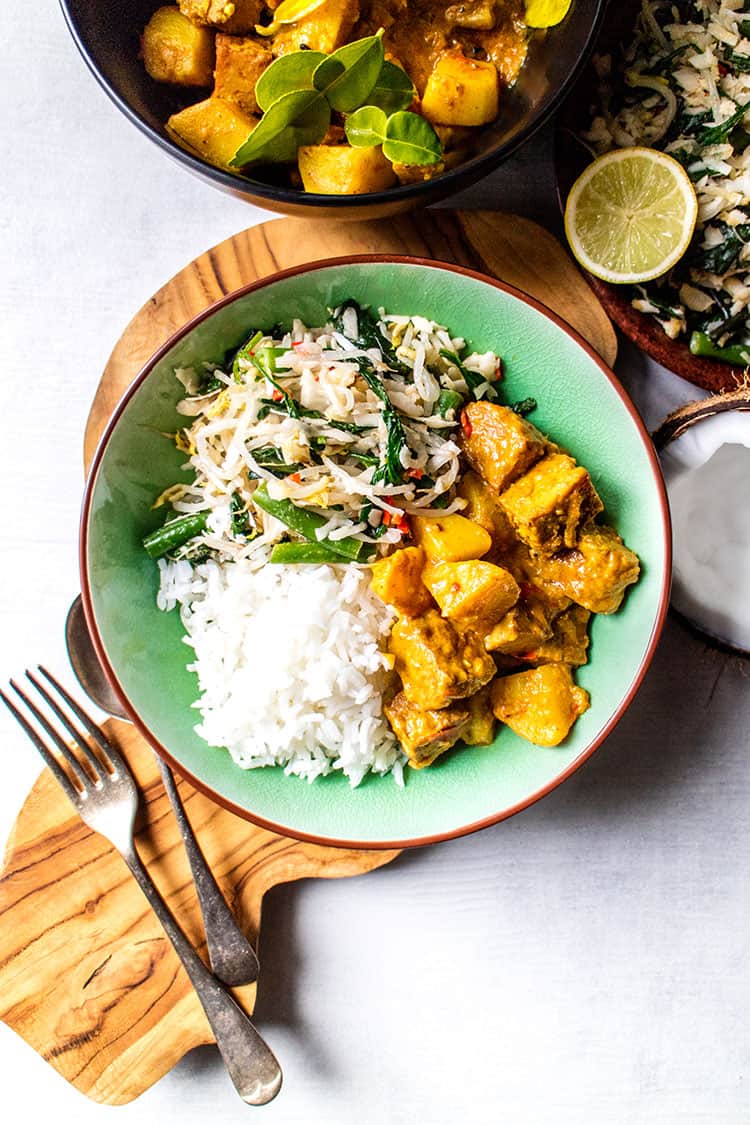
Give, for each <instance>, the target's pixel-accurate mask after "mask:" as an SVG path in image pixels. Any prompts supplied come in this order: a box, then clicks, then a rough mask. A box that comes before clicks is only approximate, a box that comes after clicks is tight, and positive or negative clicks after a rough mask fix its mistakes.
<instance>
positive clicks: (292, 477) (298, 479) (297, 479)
mask: <svg viewBox="0 0 750 1125" xmlns="http://www.w3.org/2000/svg"><path fill="white" fill-rule="evenodd" d="M289 479H290V480H293V481H294V483H295V484H301V483H302V477H301V476H300V475H299V473H291V474H290V476H289Z"/></svg>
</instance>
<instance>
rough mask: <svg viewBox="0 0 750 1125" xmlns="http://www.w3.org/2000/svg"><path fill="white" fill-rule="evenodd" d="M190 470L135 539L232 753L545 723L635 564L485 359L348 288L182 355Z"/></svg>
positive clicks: (370, 755) (346, 748) (423, 748)
mask: <svg viewBox="0 0 750 1125" xmlns="http://www.w3.org/2000/svg"><path fill="white" fill-rule="evenodd" d="M177 377H178V378H179V379H180V381H181V382H182V383H183V385H184V387H185V390H186V392H187V395H186V397H185V398H184V399H183V400H182V402H181V403H180V406H179V410H180V412H181V413H182V414H183V415H184V416H187V418H188V419H189V421H188V422H187V423H186V425H185V426H184V427H183V428H182V429H180V430H179V431H178V432H177V433H176V435H175V436H174V440H175V442H176V443H177V446H178V448H179V449H180V450H181V451H183V452H184V455H185V457H186V467H188V468H189V469H190V471H191V475H192V479H191V480H190V481H188V482H186V483H176V484H172V485H170V487H169V488H167V489H166V490H165V491H164V492H163V493H162V495H161V496H160V497H158V499H157V501H156V504H155V507H156V508H160V509H164V510H165V512H166V519H165V521H164V522H163V524H162V526H159V527H157V528H156V529H155V530H153V531H152V532H151V533H150V534H149V535H147V536H146V539H145V541H144V543H145V547H146V549H147V551H148V552H149V554H150V555H151V556H152V557H153V558H155V559H158V560H159V566H160V569H161V587H160V593H159V605H160V607H161V608H163V609H171V608H172V607H173V606H174V605H175V604H176V603H177V602H179V603H180V604H181V606H182V610H181V612H182V617H183V621H184V623H185V626H186V629H187V633H188V643H190V644H191V645H192V646H193V648H194V649H195V653H196V660H195V663H194V664H193V665H191V667H192V668H193V669H194V670H195V671H196V672H197V673H198V679H199V684H200V688H201V698H200V700H199V701H198V706H199V708H200V710H201V713H202V716H203V719H202V723H201V725H200V726H199V727H198V728H197V729H198V731H199V733H200V734H201V735H202V736H203V737H204V738H205V739H206V740H207V741H208V742H210V743H211V744H212V745H215V746H224V747H226V748H227V749H228V750H229V751H230V753H231V754H232V756H233V757H234V759H235V761H237V763H238V764H239V765H241V766H244V767H250V766H259V765H267V764H280V765H283V766H284V767H285V768H286V769H287V770H288V771H289V772H291V773H297V774H301V775H302V776H305V777H307V778H308V779H310V780H312V779H313V778H314V777H317V776H319V775H320V774H322V773H328V772H330V771H331V770H332V769H340V770H343V772H344V773H345V774H346V775H347V776H348V777H349V778H350V780H351V781H352V783H353V784H356V783H357V782H358V781H359V780H361V778H362V777H363V776H364V774H365V773H366V772H367V771H368V770H375V771H377V772H387V771H390V770H392V771H394V772H395V773H396V776H397V777H400V776H401V775H402V771H403V766H404V764H405V763H408V764H409V765H410V766H412V767H414V768H421V767H424V766H428V765H430V764H431V763H432V762H433V761H434V760H435V758H436V757H438V756H439V755H440V754H443V753H444V752H445V751H447V750H449V749H450V748H451V747H453V746H454V745H455V744H456V743H457V742H459V740H461V741H462V742H463V744H465V745H489V744H491V743H493V741H494V739H495V734H496V726H497V723H498V722H500V723H502V724H506V725H507V726H508V727H509V728H511V729H512V730H514V731H515V732H516V733H517V734H519V735H520V736H521V737H523V738H526V739H528V740H530V741H531V742H534V743H536V744H537V745H540V746H549V747H551V746H555V745H557V744H558V743H559V742H561V741H562V740H563V739H564V738H566V736H567V735H568V732H569V730H570V728H571V726H572V725H573V723H574V722H575V720H576V718H577V717H578V716H579V715H580V714H582V713H583V712H584V711H585V710H586V709H587V707H588V705H589V700H588V695H587V693H586V691H584V690H583V689H582V688H581V687H579V686H578V685H576V683H575V680H574V670H575V668H576V667H578V666H580V665H582V664H585V663H586V661H587V658H588V656H587V649H588V644H589V639H588V628H589V622H590V618H591V615H592V614H593V613H607V614H609V613H613V612H615V611H616V610H617V609H618V608H619V606H620V603H621V601H622V598H623V596H624V593H625V590H626V588H627V586H628V585H630V584H631V583H633V582H635V581H636V579H637V578H638V573H639V563H638V559H637V557H636V555H634V554H633V552H632V551H631V550H629V549H628V548H627V547H626V546H625V545H624V543H623V542H622V540H621V539H620V537H619V536H618V534H617V532H616V531H615V530H614V528H612V527H610V526H607V525H606V524H605V523H603V522H601V519H600V515H601V512H602V502H601V500H600V499H599V496H598V495H597V492H596V489H595V488H594V485H593V484H592V481H591V478H590V476H589V474H588V472H587V471H586V469H585V468H583V466H581V465H578V464H577V463H576V461H575V460H574V458H573V457H572V456H570V454H568V453H567V452H565V451H564V450H563V449H561V448H559V447H558V446H557V445H555V444H554V442H553V441H551V440H550V438H548V437H547V436H545V435H544V434H542V433H541V432H540V431H539V430H538V429H537V428H536V427H535V426H534V425H532V424H531V422H530V421H528V419H527V418H526V417H524V416H525V415H526V414H528V413H530V412H532V411H533V410H534V409H535V407H536V403H535V401H534V400H533V399H526V400H524V401H521V402H516V403H513V402H509V401H507V400H506V401H503V399H504V398H505V396H504V394H503V392H502V363H501V360H500V357H499V356H498V355H496V354H495V353H494V352H486V353H476V352H469V350H468V349H467V347H466V344H465V341H464V340H463V339H462V338H461V337H454V336H452V335H451V334H450V333H449V332H448V331H447V330H446V329H445V328H444V327H442V326H440V325H438V324H435V323H433V322H432V321H429V320H426V319H425V318H423V317H420V316H410V315H393V314H389V313H386V312H385V310H382V309H381V310H379V311H377V312H373V311H371V310H369V309H365V308H361V307H360V306H359V305H358V304H357V303H356V302H355V301H353V300H348V301H345V302H344V303H343V304H342V305H341V306H340V307H338V308H337V309H334V310H332V311H331V315H330V320H329V321H328V323H327V324H325V325H322V326H320V327H318V328H308V327H306V326H305V325H304V324H303V323H301V322H300V321H298V320H295V321H294V323H293V324H292V325H291V326H289V327H288V328H285V327H284V326H277V327H275V328H273V329H272V330H270V331H266V330H260V329H259V330H258V331H255V332H253V333H251V334H250V336H249V338H248V340H247V342H246V343H245V344H244V345H243V346H242V347H240V348H239V350H238V351H236V352H235V353H234V354H233V355H230V356H228V357H227V359H226V361H225V362H224V363H222V364H220V365H218V366H217V365H215V364H207V365H205V366H204V368H203V369H201V370H199V371H196V370H194V369H192V368H191V369H188V370H185V369H180V370H178V371H177Z"/></svg>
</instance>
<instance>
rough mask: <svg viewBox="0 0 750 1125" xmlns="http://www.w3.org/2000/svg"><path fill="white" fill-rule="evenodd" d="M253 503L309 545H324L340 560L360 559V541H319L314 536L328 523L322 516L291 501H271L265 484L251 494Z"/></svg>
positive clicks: (361, 544) (362, 544)
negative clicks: (338, 556) (307, 541)
mask: <svg viewBox="0 0 750 1125" xmlns="http://www.w3.org/2000/svg"><path fill="white" fill-rule="evenodd" d="M253 503H254V504H256V505H257V507H259V508H261V509H262V511H264V512H268V514H269V516H273V517H274V519H277V520H279V521H280V522H281V523H283V524H286V526H287V527H290V528H291V529H292V531H296V532H297V534H298V535H301V536H302V537H303V539H307V540H309V542H310V543H314V544H316V545H317V544H318V543H324V544H325V545H326V546H327V547H329V548H330V550H332V551H335V552H336V554H337V555H341V556H342V558H346V559H351V560H352V561H356V560H357V559H359V558H360V556H361V554H362V552H363V550H364V549H365V547H366V546H367V544H366V543H363V542H362V540H361V539H352V538H351V537H347V538H346V539H336V540H330V539H321V540H319V539H318V538H317V535H316V534H315V533H316V532H317V531H318V529H319V528H321V527H323V525H324V524H326V523H327V522H328V520H326V519H325V518H324V517H323V516H319V515H318V513H317V512H311V511H309V510H308V509H306V508H299V507H298V506H297V505H296V504H293V503H292V501H291V500H286V499H284V500H273V499H272V498H271V497H270V496H269V495H268V489H267V488H266V486H265V484H261V485H259V486H258V487H257V488H256V490H255V492H254V493H253Z"/></svg>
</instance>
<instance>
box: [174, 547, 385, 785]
mask: <svg viewBox="0 0 750 1125" xmlns="http://www.w3.org/2000/svg"><path fill="white" fill-rule="evenodd" d="M159 567H160V571H161V588H160V591H159V596H158V605H159V607H160V608H161V609H171V608H172V607H173V606H174V605H175V604H176V603H180V605H181V616H182V621H183V623H184V625H185V629H186V630H187V636H186V637H185V638H184V640H185V642H186V643H187V644H189V645H190V646H191V647H192V648H193V649H194V650H195V660H194V662H193V663H192V664H190V665H189V669H190V670H191V671H194V672H196V673H197V676H198V681H199V685H200V698H199V700H198V701H197V702H196V703H195V704H194V706H195V707H197V708H198V709H199V710H200V713H201V716H202V721H201V722H200V723H199V724H198V725H197V726H196V728H195V730H196V732H197V733H198V734H199V735H200V736H201V737H202V738H204V739H205V740H206V742H208V743H209V744H210V745H211V746H215V747H226V749H227V750H228V751H229V753H230V754H231V756H232V758H233V759H234V761H235V762H236V763H237V765H238V766H241V767H242V768H243V769H253V768H255V767H257V766H268V765H280V766H283V767H284V769H285V771H286V772H287V773H289V774H297V775H298V776H300V777H304V778H306V779H307V780H308V781H313V780H314V779H315V778H316V777H320V776H321V775H323V774H328V773H331V772H332V771H333V770H341V771H342V772H343V773H344V774H345V775H346V777H347V778H348V779H349V781H350V783H351V785H352V786H356V785H358V784H359V783H360V781H361V780H362V778H363V777H364V776H365V774H366V773H367V772H368V771H372V772H374V773H381V774H382V773H388V772H389V771H392V772H393V775H394V778H395V779H396V781H397V782H398V783H399V784H402V772H403V763H404V761H405V758H404V756H403V754H402V752H401V750H400V748H399V746H398V743H397V742H396V739H395V737H394V735H393V733H392V731H391V729H390V727H389V725H388V722H387V720H386V718H385V716H384V715H383V712H382V690H383V687H384V685H385V678H386V673H387V669H388V667H389V658H388V656H387V655H386V653H385V652H384V639H385V638H386V637H387V635H388V633H389V632H390V627H391V622H392V620H393V618H394V616H395V615H394V613H393V611H392V610H391V609H390V608H389V607H388V606H386V605H384V603H383V602H382V601H381V600H380V599H379V598H378V597H377V596H376V595H375V594H373V593H372V591H371V590H370V588H369V572H368V571H367V570H364V569H360V568H358V567H356V566H304V567H299V566H281V565H270V564H269V565H267V566H265V567H263V568H262V569H260V570H257V569H255V568H254V567H253V566H252V564H251V563H249V562H248V561H246V560H242V559H240V560H238V561H235V562H223V563H217V562H214V561H212V560H210V561H208V562H205V563H202V564H200V565H198V566H192V565H191V564H190V563H188V562H185V561H181V562H172V563H167V562H163V561H161V562H160V563H159Z"/></svg>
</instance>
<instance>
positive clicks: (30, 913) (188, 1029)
mask: <svg viewBox="0 0 750 1125" xmlns="http://www.w3.org/2000/svg"><path fill="white" fill-rule="evenodd" d="M357 253H370V254H371V253H382V254H389V253H390V254H393V253H396V254H404V253H407V254H413V255H415V256H418V257H426V258H434V259H438V260H442V261H449V262H456V263H458V264H460V265H464V266H469V267H471V268H474V269H479V270H482V271H483V272H486V273H488V274H490V275H494V276H496V277H498V278H501V279H502V280H504V281H506V282H509V283H510V284H513V285H515V286H517V287H518V288H519V289H521V290H523V291H525V292H527V293H529V294H531V295H533V296H535V297H537V298H538V299H540V300H541V301H543V302H544V303H545V304H547V305H549V307H550V308H552V309H554V310H555V311H556V312H557V313H559V314H560V315H561V316H562V317H563V318H564V319H566V320H567V321H569V323H571V324H572V325H573V326H574V327H576V328H577V329H578V331H579V332H580V333H581V335H583V336H584V337H585V338H586V339H587V340H589V341H590V343H592V344H593V346H594V347H595V348H596V349H597V351H598V352H599V353H600V354H601V355H602V356H603V358H604V359H605V360H606V361H607V362H608V363H609V364H610V365H611V364H612V363H613V361H614V358H615V354H616V339H615V335H614V331H613V329H612V326H611V324H610V322H609V321H608V319H607V317H606V315H605V314H604V312H603V310H602V308H601V306H600V305H599V303H598V302H597V300H596V298H595V297H594V295H593V294H592V292H591V290H590V289H589V287H588V286H587V285H586V283H585V281H584V280H583V278H582V277H581V275H580V273H579V272H578V270H577V269H576V267H575V266H574V265H573V263H572V261H571V260H570V259H569V258H568V256H567V254H566V253H565V252H564V251H563V249H562V247H561V246H560V245H559V243H558V242H557V241H556V240H555V239H554V238H553V237H552V236H551V235H550V234H549V233H548V232H547V231H545V230H543V229H542V228H541V227H539V226H537V225H536V224H534V223H531V222H529V221H528V220H525V219H520V218H518V217H516V216H512V215H503V214H496V213H494V212H468V213H455V214H454V213H449V212H446V211H441V212H433V213H431V214H428V213H422V214H416V215H410V216H406V217H401V218H396V219H390V220H388V221H379V222H357V223H345V224H338V223H335V222H326V221H319V222H316V223H314V224H313V223H310V222H309V221H306V220H298V219H279V220H275V221H272V222H269V223H264V224H262V225H261V226H258V227H254V228H252V229H251V230H248V231H244V232H242V233H241V234H238V235H236V236H234V237H233V238H230V239H228V240H227V241H226V242H223V243H221V244H220V245H219V246H216V247H214V248H213V249H212V250H209V251H207V252H206V253H205V254H202V255H201V256H200V257H199V258H197V259H196V260H195V261H194V262H191V263H190V264H189V265H188V266H186V267H185V268H184V269H183V270H181V271H180V273H178V274H177V275H176V277H174V278H173V279H172V280H171V281H170V282H168V283H167V284H166V285H165V286H164V287H163V288H162V289H160V290H159V292H158V293H156V294H155V295H154V296H153V297H152V298H151V300H150V301H149V302H148V303H147V304H146V305H145V306H144V307H143V308H142V309H141V310H140V311H139V312H138V313H137V314H136V316H135V317H134V318H133V320H132V321H131V322H130V324H129V325H128V327H127V328H126V329H125V331H124V333H123V335H122V337H121V338H120V340H119V342H118V344H117V346H116V347H115V349H114V351H113V353H112V355H111V357H110V359H109V361H108V363H107V366H106V368H105V370H104V373H103V375H102V379H101V382H100V385H99V388H98V390H97V393H96V397H95V399H94V402H93V404H92V407H91V412H90V415H89V419H88V424H87V427H86V433H85V441H84V462H85V466H86V468H87V469H88V466H89V465H90V463H91V459H92V457H93V453H94V450H95V448H96V445H97V442H98V441H99V438H100V437H101V435H102V433H103V431H104V428H105V427H106V424H107V422H108V420H109V418H110V416H111V413H112V410H113V409H114V407H115V405H116V404H117V402H118V401H119V399H120V397H121V395H122V394H123V392H124V391H125V389H126V388H127V386H128V385H129V383H130V382H131V380H132V379H133V378H134V376H135V375H136V374H137V373H138V371H139V369H140V368H141V367H142V366H143V364H144V363H145V362H146V360H147V359H148V358H149V356H150V355H151V354H152V353H153V352H154V351H155V350H156V349H157V348H158V347H159V346H160V345H161V344H162V343H164V341H165V340H166V339H168V338H169V336H170V335H171V334H172V333H173V332H174V331H175V330H176V329H177V328H179V327H180V326H181V325H182V324H184V323H185V321H187V320H189V319H190V318H191V317H193V316H194V315H195V314H196V313H198V312H199V311H200V310H201V309H204V308H205V307H206V306H208V305H209V304H211V303H212V302H213V301H215V300H217V299H218V298H219V297H221V296H223V295H224V294H225V293H228V292H231V291H232V290H234V289H237V288H239V287H240V286H242V285H245V284H247V283H249V282H251V281H253V280H255V279H256V278H259V277H263V276H266V275H268V274H271V273H274V272H275V271H277V270H279V269H283V268H286V267H288V266H293V265H296V264H299V263H302V262H305V261H317V260H320V259H322V258H326V257H332V256H339V255H346V254H357ZM106 729H107V733H108V735H109V736H110V737H111V738H112V739H113V740H114V741H115V742H116V743H117V744H118V746H119V747H120V749H121V751H122V752H123V753H124V754H125V756H126V757H127V759H128V761H129V762H130V764H131V766H132V768H133V771H134V773H135V775H136V777H137V779H138V781H139V783H140V785H141V787H142V791H143V793H144V802H143V806H144V807H143V815H142V817H141V821H140V825H139V831H138V837H137V838H138V847H139V851H140V853H141V855H142V856H143V858H144V860H145V861H146V863H147V865H148V867H149V869H150V870H151V872H152V874H153V876H154V879H155V881H156V882H157V885H158V886H159V888H160V890H161V891H162V894H163V895H164V897H165V898H166V899H167V901H168V902H169V904H170V906H171V908H172V909H173V911H174V912H175V914H176V915H177V917H178V919H179V921H180V924H181V925H182V926H183V928H184V929H185V932H186V934H187V935H188V937H189V938H190V939H191V941H193V942H194V944H195V945H196V946H197V947H198V948H199V949H200V950H202V951H203V952H204V953H205V943H204V938H203V931H202V926H201V921H200V915H199V910H198V904H197V900H196V897H195V893H194V888H193V884H192V880H191V876H190V871H189V867H188V864H187V859H186V856H185V853H184V850H183V848H182V845H181V842H180V838H179V832H178V829H177V826H176V822H175V821H174V818H173V817H172V815H171V812H170V810H169V807H168V804H167V799H166V795H165V793H164V790H163V788H162V786H161V782H160V780H159V776H158V768H157V765H156V762H155V759H154V757H153V754H152V752H151V750H150V748H149V747H148V746H147V745H146V743H145V742H144V741H143V740H142V739H141V738H140V736H139V735H138V734H137V732H135V731H134V730H133V728H132V727H130V726H129V725H128V724H126V723H121V722H117V721H115V720H110V721H109V722H108V723H107V724H106ZM19 738H20V734H19ZM179 784H180V790H181V793H182V796H183V800H184V801H185V802H186V805H187V810H188V815H189V817H190V820H191V823H192V825H193V827H194V829H195V831H196V834H197V835H198V837H199V839H200V842H201V845H202V847H203V849H204V851H205V853H206V856H207V858H208V861H209V863H210V864H211V866H212V868H213V870H214V871H215V872H216V875H217V877H218V879H219V882H220V884H221V886H222V889H223V890H224V893H225V894H226V897H227V899H228V901H229V902H230V903H231V904H232V906H233V908H234V909H235V910H236V912H237V914H238V917H239V918H240V919H241V921H242V923H243V925H244V926H245V927H246V928H247V931H248V932H249V933H250V934H251V935H252V936H253V938H254V940H256V941H257V935H258V931H259V926H260V914H261V903H262V899H263V895H264V894H265V892H266V891H267V890H268V889H269V888H270V887H272V886H275V885H276V884H278V883H283V882H288V881H291V880H294V879H299V878H303V877H323V878H338V877H340V876H348V875H356V874H360V873H363V872H366V871H370V870H373V869H374V868H376V867H379V866H382V865H383V864H385V863H388V862H389V861H390V860H392V859H393V858H395V856H396V855H398V852H395V851H390V852H382V851H373V852H366V851H349V850H344V849H337V848H323V847H318V846H315V845H312V844H306V843H301V842H299V841H295V840H290V839H288V838H285V837H281V836H278V835H274V834H273V833H270V832H266V831H265V830H263V829H260V828H256V827H254V826H253V825H252V824H249V823H248V822H247V821H245V820H240V819H238V818H236V817H234V816H232V815H231V814H230V813H228V812H226V811H224V810H223V809H220V808H219V807H218V806H216V805H215V804H213V802H211V801H210V800H209V799H208V798H206V797H204V796H203V795H202V794H200V793H198V792H196V791H195V790H194V789H192V787H191V786H189V785H188V784H187V783H186V782H183V781H180V782H179ZM261 987H262V977H261ZM236 995H237V998H238V999H239V1000H240V1001H241V1002H242V1003H243V1005H244V1006H245V1008H246V1009H247V1010H248V1011H251V1010H252V1006H253V1003H254V1000H255V986H254V985H253V986H248V987H247V988H244V989H240V990H237V991H236ZM0 996H1V997H2V999H0V1018H2V1019H3V1020H4V1022H5V1023H7V1024H8V1026H9V1027H12V1028H13V1029H14V1030H15V1031H17V1032H18V1034H19V1035H21V1036H22V1037H23V1038H24V1039H25V1040H26V1041H27V1042H28V1043H29V1044H30V1045H31V1046H32V1047H33V1048H34V1049H35V1050H36V1051H37V1052H38V1053H39V1054H40V1055H42V1057H43V1058H45V1059H46V1060H47V1061H48V1062H49V1063H50V1064H51V1065H52V1066H54V1067H55V1069H56V1070H57V1071H58V1072H59V1073H60V1074H61V1075H62V1076H63V1077H64V1078H66V1079H67V1080H68V1081H69V1082H71V1083H72V1084H73V1085H74V1086H76V1088H77V1089H78V1090H80V1091H81V1092H82V1093H84V1094H87V1095H88V1096H89V1097H91V1098H93V1099H95V1100H96V1101H99V1102H105V1103H108V1104H113V1105H115V1104H123V1103H125V1102H129V1101H131V1100H133V1099H134V1098H136V1097H137V1096H138V1095H139V1094H141V1093H142V1092H143V1091H144V1090H146V1089H148V1087H149V1086H151V1085H152V1084H153V1083H154V1082H156V1081H157V1080H158V1079H159V1078H160V1077H162V1075H164V1074H165V1073H166V1072H167V1071H168V1070H169V1069H170V1068H171V1067H172V1066H174V1064H175V1063H176V1062H177V1061H178V1060H179V1059H180V1058H181V1057H182V1056H183V1055H184V1054H185V1053H186V1052H187V1051H189V1050H190V1049H191V1048H192V1047H194V1046H198V1045H200V1044H203V1043H210V1042H211V1041H212V1037H211V1032H210V1029H209V1027H208V1025H207V1023H206V1020H205V1017H204V1015H203V1011H202V1009H201V1007H200V1004H199V1003H198V1000H197V998H196V996H195V993H194V992H193V990H192V988H191V987H190V984H189V982H188V980H187V977H186V975H185V973H184V971H183V969H182V967H181V965H180V963H179V961H178V960H177V958H176V956H175V954H174V952H173V950H172V947H171V945H170V944H169V942H168V941H167V939H166V938H165V936H164V934H163V932H162V930H161V928H160V926H159V923H158V922H157V920H156V918H155V916H154V915H153V914H152V912H151V911H150V910H149V909H148V907H147V905H146V903H145V900H144V899H143V897H142V895H141V892H140V891H139V889H138V887H137V886H136V884H135V882H134V881H133V880H132V879H131V877H130V876H129V874H128V873H127V870H126V868H125V866H124V864H123V862H122V860H121V859H120V857H119V856H118V855H117V853H116V852H115V851H114V849H112V848H111V847H110V846H109V845H108V844H107V843H106V842H105V841H104V840H103V839H102V838H101V837H99V836H96V835H94V834H93V833H92V832H90V831H89V830H88V829H87V828H85V826H84V825H83V824H82V823H81V821H80V820H79V819H78V818H77V816H76V815H75V813H74V811H73V809H72V807H71V806H70V805H69V803H68V802H67V799H66V798H65V797H64V795H63V793H62V791H61V790H60V789H59V787H58V786H57V784H56V782H55V781H54V780H53V779H52V777H51V775H50V774H49V773H48V772H47V771H44V773H43V774H42V775H41V776H40V778H39V780H38V781H37V783H36V784H35V786H34V788H33V789H32V791H31V793H30V794H29V797H28V798H27V800H26V803H25V804H24V807H23V809H22V810H21V812H20V814H19V816H18V819H17V821H16V824H15V826H14V828H13V830H12V833H11V837H10V841H9V844H8V848H7V852H6V856H5V862H4V867H3V870H2V874H1V875H0ZM282 1063H283V1060H282Z"/></svg>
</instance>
